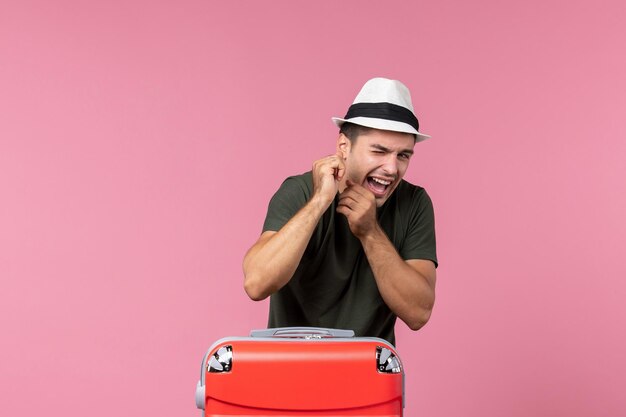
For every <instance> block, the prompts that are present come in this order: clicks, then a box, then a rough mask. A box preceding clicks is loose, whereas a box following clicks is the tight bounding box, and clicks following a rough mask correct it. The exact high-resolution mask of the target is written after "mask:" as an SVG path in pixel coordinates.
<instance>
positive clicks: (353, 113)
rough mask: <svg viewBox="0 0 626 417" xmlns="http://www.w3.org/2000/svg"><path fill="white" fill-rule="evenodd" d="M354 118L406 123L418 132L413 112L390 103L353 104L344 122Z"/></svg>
mask: <svg viewBox="0 0 626 417" xmlns="http://www.w3.org/2000/svg"><path fill="white" fill-rule="evenodd" d="M354 117H372V118H375V119H385V120H394V121H396V122H402V123H406V124H408V125H411V126H413V127H414V128H415V130H417V131H419V125H420V124H419V122H418V121H417V117H415V115H414V114H413V112H412V111H411V110H409V109H407V108H406V107H402V106H398V105H397V104H391V103H355V104H353V105H351V106H350V108H349V109H348V113H346V117H344V119H346V121H348V122H349V121H350V120H349V119H352V118H354Z"/></svg>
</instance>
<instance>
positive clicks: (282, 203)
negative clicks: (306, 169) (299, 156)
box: [263, 176, 310, 232]
mask: <svg viewBox="0 0 626 417" xmlns="http://www.w3.org/2000/svg"><path fill="white" fill-rule="evenodd" d="M305 178H306V176H300V177H289V178H287V179H286V180H285V181H284V182H283V183H282V185H281V186H280V188H279V189H278V191H276V193H275V194H274V196H273V197H272V199H271V200H270V203H269V206H268V208H267V215H266V216H265V222H264V223H263V231H264V232H267V231H274V232H277V231H279V230H280V229H281V228H282V227H283V226H284V225H285V223H287V222H288V221H289V220H290V219H291V218H292V217H293V216H294V215H295V214H296V213H297V212H298V211H299V210H300V209H301V208H302V207H303V206H304V205H305V204H306V202H307V201H308V199H309V195H310V187H309V185H308V184H307V181H306V180H305Z"/></svg>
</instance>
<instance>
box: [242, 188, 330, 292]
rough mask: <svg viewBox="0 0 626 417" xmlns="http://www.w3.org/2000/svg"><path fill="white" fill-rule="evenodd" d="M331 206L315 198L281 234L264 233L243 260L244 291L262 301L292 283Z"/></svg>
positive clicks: (284, 227) (282, 229) (287, 224)
mask: <svg viewBox="0 0 626 417" xmlns="http://www.w3.org/2000/svg"><path fill="white" fill-rule="evenodd" d="M327 208H328V203H327V202H325V201H322V199H321V198H317V197H316V196H314V197H313V198H311V200H309V202H308V203H307V204H306V205H304V206H303V207H302V208H301V209H300V211H298V212H297V213H296V214H295V215H294V216H293V217H292V218H291V219H290V220H289V221H288V222H287V223H286V224H285V225H284V226H283V227H282V228H281V229H280V230H279V231H278V232H275V233H270V232H265V233H264V235H262V236H261V238H260V239H259V240H258V241H257V243H256V244H255V245H254V246H253V247H252V248H251V249H250V250H249V251H248V253H247V254H246V256H245V257H244V261H243V270H244V276H245V278H244V288H245V290H246V293H247V294H248V296H249V297H250V298H252V299H253V300H262V299H264V298H266V297H268V296H270V295H271V294H273V293H274V292H276V291H278V290H279V289H280V288H282V287H283V286H284V285H285V284H287V283H288V282H289V280H290V279H291V277H292V276H293V274H294V273H295V271H296V268H297V267H298V264H299V263H300V260H301V259H302V255H303V254H304V251H305V249H306V247H307V245H308V243H309V240H310V239H311V236H312V234H313V231H314V230H315V227H316V226H317V223H318V222H319V220H320V218H321V217H322V214H323V213H324V211H325V210H326V209H327Z"/></svg>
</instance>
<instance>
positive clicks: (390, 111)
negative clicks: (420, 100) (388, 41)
mask: <svg viewBox="0 0 626 417" xmlns="http://www.w3.org/2000/svg"><path fill="white" fill-rule="evenodd" d="M332 120H333V122H335V124H336V125H337V127H341V125H342V124H344V123H345V122H348V123H354V124H356V125H361V126H365V127H371V128H374V129H380V130H391V131H394V132H404V133H411V134H413V135H415V142H421V141H423V140H424V139H428V138H429V137H430V136H429V135H425V134H423V133H420V132H419V131H418V130H419V122H418V121H417V117H416V116H415V111H414V110H413V104H412V103H411V93H410V92H409V89H408V88H407V87H406V86H405V85H404V84H402V83H401V82H400V81H397V80H390V79H387V78H372V79H371V80H369V81H367V82H366V83H365V85H364V86H363V88H362V89H361V91H359V94H358V95H357V96H356V98H355V99H354V102H353V103H352V105H351V106H350V108H349V109H348V113H346V115H345V116H344V117H343V118H340V117H333V118H332Z"/></svg>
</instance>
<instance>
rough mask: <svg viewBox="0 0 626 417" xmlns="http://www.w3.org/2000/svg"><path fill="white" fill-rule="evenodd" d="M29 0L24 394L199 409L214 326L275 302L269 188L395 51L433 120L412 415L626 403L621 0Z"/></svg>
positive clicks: (625, 37)
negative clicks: (431, 260)
mask: <svg viewBox="0 0 626 417" xmlns="http://www.w3.org/2000/svg"><path fill="white" fill-rule="evenodd" d="M7 3H9V2H3V3H2V5H1V6H0V198H1V199H2V200H1V201H2V204H1V205H0V279H1V291H0V308H1V309H2V311H1V314H0V328H1V337H2V343H1V346H2V347H1V355H0V391H1V392H2V395H0V402H1V409H2V413H3V414H4V415H7V416H8V415H11V416H26V415H44V414H46V415H54V416H79V415H87V414H89V415H93V416H109V415H129V416H130V415H151V416H173V415H178V416H182V415H194V416H195V415H197V414H196V413H197V410H196V409H195V407H194V401H193V393H194V388H195V383H196V380H197V378H198V376H199V366H200V360H201V358H202V355H203V354H204V351H205V349H206V348H208V346H209V345H210V344H211V343H212V342H213V341H215V340H217V339H219V338H221V337H224V336H231V335H245V334H247V332H248V331H249V330H250V329H251V328H260V327H263V326H264V325H265V320H266V312H267V303H265V302H262V303H253V302H251V301H249V300H248V299H247V298H246V296H245V295H244V293H243V291H242V287H241V283H242V273H241V267H240V263H241V258H242V256H243V254H244V252H245V250H246V249H247V247H248V246H249V245H250V244H251V243H252V242H253V241H254V239H255V237H256V236H257V235H258V233H259V231H260V227H261V223H262V219H263V217H264V212H265V207H266V204H267V201H268V199H269V197H270V196H271V194H272V193H273V191H274V190H275V189H276V188H277V187H278V185H279V183H280V181H281V180H282V179H283V178H284V177H285V176H287V175H289V174H293V173H298V172H303V171H305V170H308V169H309V167H310V165H311V162H312V161H313V160H314V159H316V158H318V157H320V156H323V155H326V154H328V153H330V152H332V151H333V147H334V140H335V137H336V129H335V128H334V127H333V125H332V124H331V122H330V116H332V115H342V114H343V113H344V112H345V110H346V108H347V106H348V105H349V104H350V103H351V101H352V99H353V97H354V95H355V94H356V92H357V91H358V89H359V88H360V86H361V84H362V83H363V82H364V81H365V80H366V79H368V78H370V77H372V76H379V75H380V76H387V77H392V78H398V79H401V80H403V81H404V82H405V83H406V84H407V85H408V86H409V87H410V88H411V89H412V91H413V96H414V101H415V103H416V107H417V110H418V114H419V116H420V120H421V121H422V126H423V130H424V131H425V132H427V133H429V134H431V135H432V136H433V139H432V140H430V141H427V142H425V143H422V144H419V145H418V147H417V155H416V157H415V159H414V161H413V163H412V166H411V168H410V170H409V174H408V179H409V180H412V181H414V182H417V183H419V184H422V185H423V186H425V187H426V188H427V189H428V190H429V192H430V194H431V196H432V197H433V200H434V202H435V206H436V214H437V222H438V223H437V227H438V240H439V255H440V261H441V266H440V268H439V271H438V272H439V284H438V301H437V305H436V308H435V312H434V315H433V318H432V320H431V322H430V323H429V324H428V326H426V327H425V328H424V329H423V330H421V331H419V332H417V333H412V332H410V331H408V330H407V329H406V328H405V327H404V325H402V324H399V325H398V332H399V340H398V346H399V349H400V352H401V354H402V356H403V359H404V362H405V365H406V368H407V397H408V398H407V408H406V415H407V416H418V415H422V416H433V417H434V416H446V417H450V416H463V417H474V416H481V417H482V416H500V415H507V416H568V417H578V416H580V417H583V416H585V417H587V416H594V417H597V416H621V415H624V413H625V412H626V400H624V396H623V393H622V392H621V391H622V390H623V388H624V386H626V357H625V355H624V352H625V351H626V340H625V338H624V329H625V328H626V312H625V311H624V307H623V302H624V300H625V299H626V284H625V283H624V278H625V277H626V265H625V261H624V258H625V257H624V247H625V246H626V216H625V215H624V213H625V212H626V187H625V178H626V169H625V168H624V167H625V165H626V164H625V163H624V161H625V160H626V141H625V138H626V127H625V126H626V125H625V124H624V115H625V114H626V94H624V92H625V91H626V77H625V76H624V74H626V59H625V58H624V44H625V43H626V31H625V30H624V29H623V22H624V20H625V19H626V16H625V14H626V13H625V10H626V9H625V8H624V6H623V3H622V2H620V1H612V2H611V1H590V0H589V1H547V2H546V1H535V2H530V3H529V2H501V1H482V2H478V3H477V2H463V1H451V0H444V1H439V2H425V1H418V2H396V1H387V2H384V4H385V5H384V7H383V6H381V4H382V3H381V2H373V1H370V2H364V1H341V2H330V1H325V2H319V1H318V2H309V3H306V4H302V2H291V1H286V0H285V1H272V2H254V1H249V2H242V1H229V2H217V1H206V0H204V1H202V0H197V1H192V0H189V1H176V2H175V1H169V2H165V1H158V2H154V1H132V2H129V1H115V2H80V1H57V2H46V1H20V2H11V3H12V4H7ZM505 3H508V5H505Z"/></svg>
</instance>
